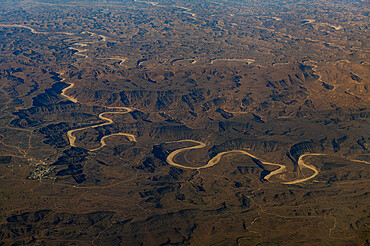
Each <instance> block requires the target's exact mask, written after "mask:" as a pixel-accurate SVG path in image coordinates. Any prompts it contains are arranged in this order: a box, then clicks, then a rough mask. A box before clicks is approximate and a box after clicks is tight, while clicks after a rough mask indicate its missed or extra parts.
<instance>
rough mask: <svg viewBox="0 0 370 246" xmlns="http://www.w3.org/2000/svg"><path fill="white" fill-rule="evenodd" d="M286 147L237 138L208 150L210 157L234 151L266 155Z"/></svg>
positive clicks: (276, 143)
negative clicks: (249, 151) (242, 150)
mask: <svg viewBox="0 0 370 246" xmlns="http://www.w3.org/2000/svg"><path fill="white" fill-rule="evenodd" d="M284 147H286V144H284V143H281V142H278V141H268V140H259V139H249V138H237V139H232V140H228V141H225V142H223V143H222V144H219V145H215V146H213V147H212V148H210V149H209V151H208V152H209V153H210V156H211V157H213V156H216V155H217V154H218V153H220V152H224V151H230V150H235V149H246V150H248V149H249V150H251V151H255V152H257V153H261V152H262V153H266V152H273V151H279V150H281V149H283V148H284Z"/></svg>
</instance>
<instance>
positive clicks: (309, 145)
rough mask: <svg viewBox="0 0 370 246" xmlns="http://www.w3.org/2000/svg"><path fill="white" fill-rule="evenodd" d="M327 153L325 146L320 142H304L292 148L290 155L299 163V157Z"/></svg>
mask: <svg viewBox="0 0 370 246" xmlns="http://www.w3.org/2000/svg"><path fill="white" fill-rule="evenodd" d="M324 151H325V148H324V146H323V145H322V144H321V143H319V142H314V141H304V142H300V143H297V144H295V145H293V146H292V147H290V150H289V153H290V155H291V157H292V158H293V159H294V160H295V161H298V159H299V157H300V156H301V155H303V154H307V153H322V152H324Z"/></svg>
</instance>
